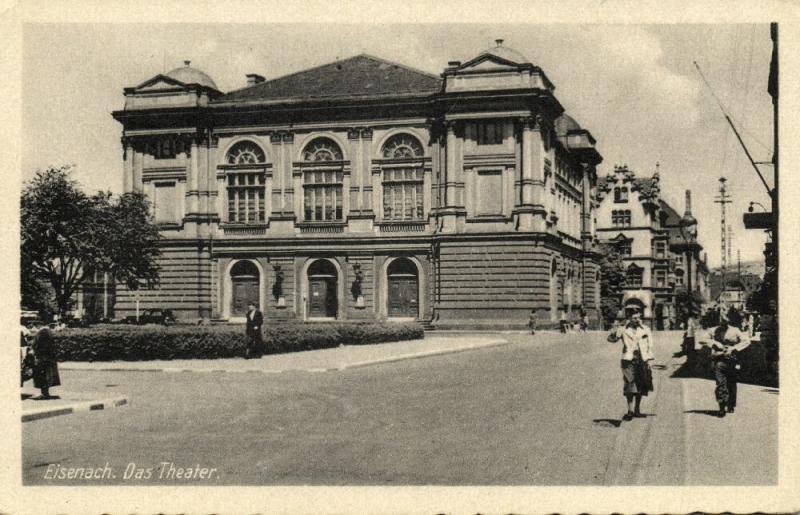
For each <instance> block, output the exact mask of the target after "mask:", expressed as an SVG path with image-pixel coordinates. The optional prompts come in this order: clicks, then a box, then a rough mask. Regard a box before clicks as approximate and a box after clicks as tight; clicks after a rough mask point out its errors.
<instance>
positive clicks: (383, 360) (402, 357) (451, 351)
mask: <svg viewBox="0 0 800 515" xmlns="http://www.w3.org/2000/svg"><path fill="white" fill-rule="evenodd" d="M510 343H512V342H509V341H508V340H497V341H493V342H489V343H486V344H481V345H473V346H471V347H459V348H455V349H441V350H436V349H434V350H430V351H424V352H416V353H411V354H400V355H398V356H390V357H388V358H378V359H372V360H366V361H356V362H355V363H350V364H347V365H342V366H340V367H334V368H326V369H324V370H325V371H326V372H333V371H337V370H347V369H349V368H360V367H368V366H370V365H379V364H381V363H392V362H394V361H404V360H408V359H418V358H427V357H429V356H441V355H443V354H455V353H457V352H466V351H470V350H477V349H489V348H492V347H499V346H502V345H508V344H510ZM319 370H320V369H312V370H310V371H311V372H317V371H319Z"/></svg>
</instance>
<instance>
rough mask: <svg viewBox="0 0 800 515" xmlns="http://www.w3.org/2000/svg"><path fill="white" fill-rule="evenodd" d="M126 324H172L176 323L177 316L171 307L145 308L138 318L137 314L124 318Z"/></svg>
mask: <svg viewBox="0 0 800 515" xmlns="http://www.w3.org/2000/svg"><path fill="white" fill-rule="evenodd" d="M124 321H125V323H126V324H140V325H141V324H161V325H171V324H174V323H175V316H174V315H173V314H172V310H171V309H145V310H144V311H142V313H141V314H140V315H139V319H138V320H137V319H136V315H129V316H127V317H125V319H124Z"/></svg>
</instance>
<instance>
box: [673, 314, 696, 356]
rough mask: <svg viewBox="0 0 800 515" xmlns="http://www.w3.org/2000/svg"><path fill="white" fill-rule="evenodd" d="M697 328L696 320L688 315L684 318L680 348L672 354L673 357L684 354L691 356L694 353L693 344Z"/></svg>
mask: <svg viewBox="0 0 800 515" xmlns="http://www.w3.org/2000/svg"><path fill="white" fill-rule="evenodd" d="M696 330H697V322H696V321H695V319H694V317H693V316H691V315H689V317H688V318H687V319H686V324H685V329H684V330H683V340H682V342H681V350H680V352H677V353H675V354H674V356H675V357H680V356H686V357H687V358H689V357H691V356H692V354H694V346H695V333H696Z"/></svg>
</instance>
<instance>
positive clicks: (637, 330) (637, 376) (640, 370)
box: [608, 307, 655, 421]
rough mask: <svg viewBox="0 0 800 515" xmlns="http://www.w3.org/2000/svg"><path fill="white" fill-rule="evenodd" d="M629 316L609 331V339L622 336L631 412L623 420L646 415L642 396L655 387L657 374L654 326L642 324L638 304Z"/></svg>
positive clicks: (626, 386)
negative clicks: (653, 366) (654, 372)
mask: <svg viewBox="0 0 800 515" xmlns="http://www.w3.org/2000/svg"><path fill="white" fill-rule="evenodd" d="M626 314H627V315H628V320H627V321H626V323H625V325H623V326H619V327H615V328H614V329H612V331H611V334H609V336H608V339H609V341H612V342H616V341H619V340H622V360H621V367H622V379H623V382H624V384H623V389H622V392H623V394H624V395H625V399H626V400H627V402H628V412H627V413H626V414H625V415H624V416H623V417H622V420H625V421H628V420H632V419H633V418H634V417H636V418H643V417H644V415H642V413H641V411H640V405H641V402H642V396H643V395H647V393H648V392H651V391H653V377H652V372H651V370H650V362H651V361H653V359H655V358H654V357H653V335H652V333H651V331H650V328H649V327H647V326H645V325H644V324H642V313H641V311H640V310H639V308H637V307H633V308H628V309H627V310H626Z"/></svg>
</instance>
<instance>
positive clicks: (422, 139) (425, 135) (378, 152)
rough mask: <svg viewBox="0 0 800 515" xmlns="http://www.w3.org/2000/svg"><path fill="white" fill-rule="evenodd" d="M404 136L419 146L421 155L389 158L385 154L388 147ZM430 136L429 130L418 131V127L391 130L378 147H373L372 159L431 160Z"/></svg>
mask: <svg viewBox="0 0 800 515" xmlns="http://www.w3.org/2000/svg"><path fill="white" fill-rule="evenodd" d="M403 136H405V137H407V138H411V139H413V140H414V141H416V143H417V144H418V145H419V150H421V153H420V154H416V155H412V156H406V157H398V156H395V157H389V156H387V155H386V154H385V152H386V150H387V145H390V144H392V141H393V140H395V139H396V138H397V139H400V138H402V137H403ZM430 137H431V136H430V134H429V132H428V131H427V130H424V129H418V128H416V127H401V128H396V129H391V130H389V131H387V132H386V133H384V134H383V135H382V137H381V139H380V140H379V141H378V142H377V143H378V144H377V145H373V147H372V158H373V159H393V158H394V159H398V158H400V159H403V158H406V159H407V158H429V157H430V155H431V149H430Z"/></svg>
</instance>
